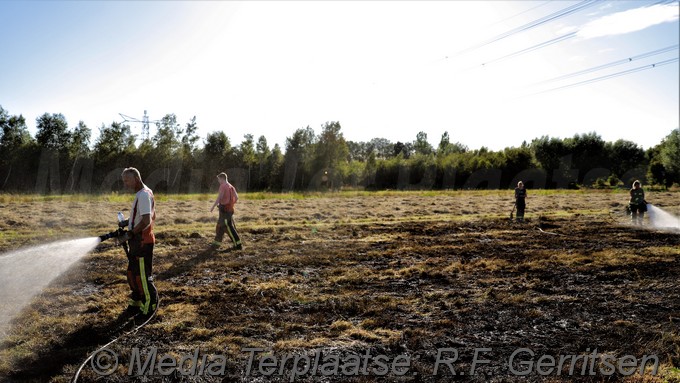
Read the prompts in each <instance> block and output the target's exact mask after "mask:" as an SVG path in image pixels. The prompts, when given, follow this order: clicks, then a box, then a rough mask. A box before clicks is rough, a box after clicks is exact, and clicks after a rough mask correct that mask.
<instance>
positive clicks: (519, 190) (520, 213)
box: [515, 181, 527, 222]
mask: <svg viewBox="0 0 680 383" xmlns="http://www.w3.org/2000/svg"><path fill="white" fill-rule="evenodd" d="M526 198H527V189H525V188H524V182H522V181H519V182H518V183H517V187H516V188H515V208H517V221H518V222H522V221H524V209H525V208H526Z"/></svg>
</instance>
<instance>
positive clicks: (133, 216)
mask: <svg viewBox="0 0 680 383" xmlns="http://www.w3.org/2000/svg"><path fill="white" fill-rule="evenodd" d="M152 200H153V192H152V191H151V189H149V188H148V187H147V186H146V185H144V184H142V189H141V190H140V191H138V192H137V194H135V200H134V201H132V209H131V210H130V222H129V224H128V229H129V230H132V228H133V227H134V226H133V224H134V225H137V224H138V223H140V222H141V221H142V216H143V215H145V214H151V217H153V209H154V207H153V204H152V202H151V201H152ZM135 207H137V210H136V211H135Z"/></svg>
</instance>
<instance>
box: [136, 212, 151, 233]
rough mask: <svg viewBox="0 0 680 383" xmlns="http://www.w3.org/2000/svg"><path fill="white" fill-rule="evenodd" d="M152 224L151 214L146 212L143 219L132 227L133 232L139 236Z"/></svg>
mask: <svg viewBox="0 0 680 383" xmlns="http://www.w3.org/2000/svg"><path fill="white" fill-rule="evenodd" d="M150 225H151V214H144V215H143V216H142V220H141V221H140V222H139V223H138V224H136V225H135V227H133V228H132V234H133V235H135V236H137V235H141V234H142V232H143V231H144V230H146V228H147V227H149V226H150Z"/></svg>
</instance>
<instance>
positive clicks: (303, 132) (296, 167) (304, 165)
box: [283, 126, 315, 190]
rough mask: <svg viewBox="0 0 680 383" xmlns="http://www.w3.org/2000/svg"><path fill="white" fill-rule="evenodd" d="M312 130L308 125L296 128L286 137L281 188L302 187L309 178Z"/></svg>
mask: <svg viewBox="0 0 680 383" xmlns="http://www.w3.org/2000/svg"><path fill="white" fill-rule="evenodd" d="M314 145H315V142H314V130H313V129H312V128H310V127H309V126H308V127H306V128H305V129H298V130H296V131H295V133H293V135H292V136H291V137H287V138H286V154H285V156H284V173H283V189H284V190H290V189H294V188H297V187H302V185H304V183H305V180H309V178H308V177H309V171H310V169H311V166H310V162H311V161H310V159H311V156H312V154H313V147H314Z"/></svg>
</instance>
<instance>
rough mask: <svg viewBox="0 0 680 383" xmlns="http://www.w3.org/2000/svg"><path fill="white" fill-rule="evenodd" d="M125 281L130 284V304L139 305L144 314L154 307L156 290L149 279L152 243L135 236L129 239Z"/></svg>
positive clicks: (151, 310)
mask: <svg viewBox="0 0 680 383" xmlns="http://www.w3.org/2000/svg"><path fill="white" fill-rule="evenodd" d="M129 246H130V253H129V255H128V268H127V281H128V284H129V285H130V290H132V294H130V301H131V303H130V305H131V306H139V311H140V312H141V313H142V314H144V315H146V314H149V312H153V311H154V310H155V309H156V307H155V306H156V303H157V302H156V300H157V291H156V286H154V284H153V281H152V280H151V271H152V270H151V267H152V262H153V243H145V244H142V243H141V241H140V240H139V239H137V238H133V239H132V240H130V241H129Z"/></svg>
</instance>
